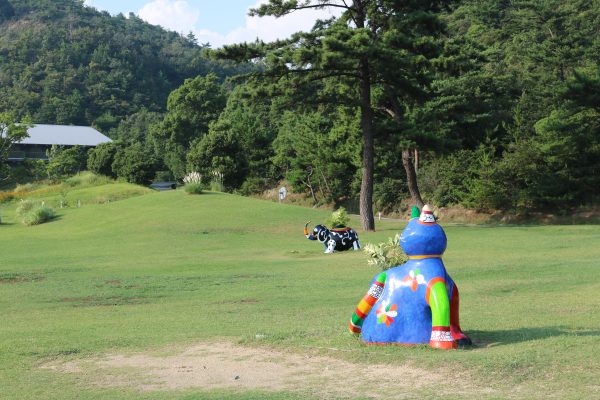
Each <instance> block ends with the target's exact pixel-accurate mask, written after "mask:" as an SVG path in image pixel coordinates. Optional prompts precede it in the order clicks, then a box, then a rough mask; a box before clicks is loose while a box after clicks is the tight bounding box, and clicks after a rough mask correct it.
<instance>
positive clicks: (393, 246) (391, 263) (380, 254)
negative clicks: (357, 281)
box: [363, 234, 408, 271]
mask: <svg viewBox="0 0 600 400" xmlns="http://www.w3.org/2000/svg"><path fill="white" fill-rule="evenodd" d="M363 251H364V252H365V253H366V254H367V257H369V259H368V260H367V264H369V265H374V266H376V267H378V268H379V269H381V270H382V271H385V270H387V269H390V268H393V267H395V266H397V265H402V264H404V263H405V262H407V261H408V256H407V255H406V253H404V250H402V247H400V235H399V234H396V236H394V237H393V238H389V239H388V240H387V242H383V243H379V244H371V243H367V244H366V245H365V248H364V250H363Z"/></svg>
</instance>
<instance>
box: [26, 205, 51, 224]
mask: <svg viewBox="0 0 600 400" xmlns="http://www.w3.org/2000/svg"><path fill="white" fill-rule="evenodd" d="M54 217H55V214H54V211H53V210H52V209H51V208H49V207H46V206H40V207H36V208H34V209H32V210H31V211H29V212H28V213H26V214H25V215H23V216H22V217H21V221H22V222H23V224H25V225H27V226H32V225H40V224H43V223H44V222H48V221H50V220H51V219H53V218H54Z"/></svg>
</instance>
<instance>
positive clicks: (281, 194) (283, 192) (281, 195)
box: [279, 186, 287, 203]
mask: <svg viewBox="0 0 600 400" xmlns="http://www.w3.org/2000/svg"><path fill="white" fill-rule="evenodd" d="M285 196H287V189H286V188H285V186H284V187H282V188H281V189H279V202H280V203H281V202H282V201H283V200H284V199H285Z"/></svg>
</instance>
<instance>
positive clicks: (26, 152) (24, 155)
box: [8, 125, 111, 161]
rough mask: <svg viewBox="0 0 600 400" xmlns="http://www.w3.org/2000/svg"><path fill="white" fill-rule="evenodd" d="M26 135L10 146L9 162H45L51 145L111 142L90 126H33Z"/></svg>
mask: <svg viewBox="0 0 600 400" xmlns="http://www.w3.org/2000/svg"><path fill="white" fill-rule="evenodd" d="M27 133H28V134H29V137H27V138H25V139H23V140H22V141H21V142H19V143H15V144H14V145H13V146H12V148H11V150H10V152H9V154H8V160H9V161H22V160H24V159H41V160H47V159H48V157H47V156H46V151H47V150H49V149H50V148H51V147H52V145H57V146H67V147H71V146H83V147H96V146H97V145H99V144H100V143H107V142H111V140H110V138H108V137H106V136H104V135H103V134H102V133H100V132H98V131H97V130H95V129H94V128H92V127H91V126H72V125H34V126H33V127H32V128H29V130H28V131H27Z"/></svg>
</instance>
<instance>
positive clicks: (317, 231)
mask: <svg viewBox="0 0 600 400" xmlns="http://www.w3.org/2000/svg"><path fill="white" fill-rule="evenodd" d="M312 234H313V236H314V237H316V238H317V240H318V241H319V242H324V241H325V240H327V236H329V229H327V227H326V226H324V225H317V226H315V228H314V229H313V233H312Z"/></svg>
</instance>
